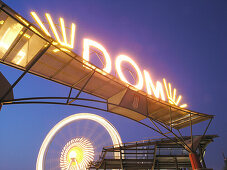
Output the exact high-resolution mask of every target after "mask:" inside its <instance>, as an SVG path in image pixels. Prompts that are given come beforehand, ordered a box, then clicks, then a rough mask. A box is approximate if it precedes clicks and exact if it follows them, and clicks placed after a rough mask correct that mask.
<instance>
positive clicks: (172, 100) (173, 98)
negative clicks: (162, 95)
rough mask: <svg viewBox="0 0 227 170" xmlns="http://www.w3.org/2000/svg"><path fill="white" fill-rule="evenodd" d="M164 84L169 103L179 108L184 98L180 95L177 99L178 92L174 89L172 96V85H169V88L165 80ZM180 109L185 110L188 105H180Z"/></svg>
mask: <svg viewBox="0 0 227 170" xmlns="http://www.w3.org/2000/svg"><path fill="white" fill-rule="evenodd" d="M163 83H164V86H165V90H166V94H167V98H168V100H169V103H171V104H174V105H176V106H178V105H179V103H180V101H181V99H182V96H181V95H179V96H178V98H177V99H176V93H177V90H176V89H175V88H174V89H173V94H172V87H171V84H170V83H168V87H167V83H166V80H165V79H163ZM180 107H181V108H185V107H187V104H182V105H180Z"/></svg>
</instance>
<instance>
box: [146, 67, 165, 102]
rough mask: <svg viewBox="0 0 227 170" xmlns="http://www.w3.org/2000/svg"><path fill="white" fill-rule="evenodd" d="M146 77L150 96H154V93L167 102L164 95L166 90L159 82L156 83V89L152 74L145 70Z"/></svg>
mask: <svg viewBox="0 0 227 170" xmlns="http://www.w3.org/2000/svg"><path fill="white" fill-rule="evenodd" d="M144 77H145V82H146V87H147V93H148V94H149V95H152V92H153V94H154V96H155V97H157V98H160V96H161V99H162V100H164V101H165V95H164V90H163V87H162V84H161V83H160V82H159V81H157V82H156V87H155V85H154V83H153V81H152V79H151V77H150V74H149V73H148V72H147V71H146V70H144Z"/></svg>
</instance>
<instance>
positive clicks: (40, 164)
mask: <svg viewBox="0 0 227 170" xmlns="http://www.w3.org/2000/svg"><path fill="white" fill-rule="evenodd" d="M81 119H82V120H83V119H87V120H92V121H95V122H97V123H99V124H100V125H102V126H103V127H104V128H105V129H106V130H107V132H108V133H109V135H110V137H111V139H112V142H113V145H114V146H115V147H119V146H120V145H121V144H122V141H121V137H120V135H119V133H118V132H117V130H116V128H115V127H114V126H113V125H112V124H111V123H110V122H108V121H107V120H106V119H104V118H102V117H101V116H98V115H95V114H91V113H79V114H74V115H71V116H69V117H66V118H65V119H63V120H61V121H60V122H59V123H57V124H56V125H55V126H54V127H53V128H52V129H51V130H50V132H49V133H48V134H47V136H46V137H45V139H44V141H43V143H42V145H41V147H40V150H39V154H38V157H37V162H36V170H43V169H44V160H45V154H46V151H47V148H48V147H49V145H50V143H51V141H52V140H53V138H54V137H55V135H56V134H57V133H58V132H59V131H60V130H61V129H62V128H63V127H64V126H66V125H68V124H70V123H72V122H74V121H76V120H81ZM114 156H115V158H119V157H120V154H119V153H117V152H116V153H114Z"/></svg>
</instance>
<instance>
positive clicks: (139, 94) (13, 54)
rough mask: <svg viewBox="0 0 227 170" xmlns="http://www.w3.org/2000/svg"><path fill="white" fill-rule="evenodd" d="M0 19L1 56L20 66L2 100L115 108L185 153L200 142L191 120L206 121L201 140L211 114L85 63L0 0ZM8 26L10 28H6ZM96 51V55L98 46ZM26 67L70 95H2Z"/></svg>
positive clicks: (8, 91) (113, 111) (114, 111)
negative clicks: (187, 130)
mask: <svg viewBox="0 0 227 170" xmlns="http://www.w3.org/2000/svg"><path fill="white" fill-rule="evenodd" d="M0 23H2V24H0V62H1V63H2V64H5V65H8V66H11V67H14V68H16V69H19V70H22V71H23V73H22V74H21V75H20V76H19V77H18V79H17V80H16V81H15V82H14V83H13V84H12V86H11V87H10V88H9V89H8V90H7V91H5V93H4V95H2V96H1V99H0V102H1V105H12V104H58V105H69V106H80V107H87V108H92V109H97V110H101V111H106V112H110V113H114V114H118V115H121V116H123V117H126V118H129V119H131V120H134V121H136V122H138V123H140V124H142V125H144V126H146V127H148V128H150V129H152V130H153V131H155V132H157V133H159V134H161V135H163V136H164V137H166V138H167V139H168V140H170V141H172V142H173V143H175V144H176V145H178V146H179V147H184V148H185V149H186V150H187V151H188V152H189V153H195V152H196V150H197V148H198V147H197V146H198V145H197V144H195V139H194V137H193V129H192V126H193V125H194V124H197V123H199V122H202V121H208V124H207V126H206V127H205V128H204V132H203V134H202V135H201V138H200V141H203V140H204V137H205V134H206V132H207V129H208V127H209V125H210V123H211V121H212V119H213V117H214V116H213V115H208V114H204V113H198V112H195V111H191V110H187V109H183V108H180V107H178V106H175V105H173V104H170V103H167V102H165V101H162V100H160V99H157V98H155V97H153V96H150V95H148V94H147V93H145V92H143V91H141V90H137V89H135V88H134V87H132V86H130V85H128V84H126V83H124V82H122V81H120V80H119V79H117V78H116V77H114V76H112V75H109V74H107V73H105V72H103V71H102V70H101V69H100V68H98V67H95V66H92V64H89V65H86V63H84V62H83V59H82V58H81V57H80V56H79V55H77V54H75V53H74V52H72V51H69V50H68V51H67V50H63V49H62V47H61V46H60V45H59V44H56V41H55V40H54V39H52V38H51V37H48V36H46V35H45V34H44V33H43V32H42V31H41V30H40V29H38V28H37V27H36V26H35V25H33V24H32V23H30V22H29V21H27V20H26V19H24V18H23V17H22V16H20V15H19V14H18V13H16V12H15V11H13V10H12V9H11V8H10V7H8V6H7V5H6V4H4V3H3V2H1V1H0ZM12 30H13V31H12ZM18 30H19V31H18ZM10 31H11V34H8V33H9V32H10ZM6 40H7V41H6ZM28 46H29V48H28ZM56 50H57V52H56ZM22 52H23V53H22ZM24 53H26V55H25V54H24ZM96 54H97V55H100V54H99V53H98V52H97V53H96ZM27 73H31V74H33V75H36V76H39V77H42V78H45V79H47V80H51V81H54V82H56V83H60V84H62V85H65V86H67V87H69V94H68V96H59V97H49V96H47V97H30V98H17V99H11V100H9V99H6V96H7V95H8V94H9V93H10V92H11V91H13V89H14V88H15V86H16V85H17V84H18V83H19V82H20V81H21V79H22V78H23V77H24V76H25V75H26V74H27ZM73 90H77V94H76V96H72V91H73ZM81 93H86V94H90V95H91V96H95V99H94V97H86V98H82V97H80V96H81ZM96 98H98V99H96ZM78 101H85V102H87V103H86V104H80V103H77V102H78ZM144 120H149V121H144ZM185 127H190V132H191V135H190V142H188V141H187V140H185V138H184V137H183V136H182V134H181V132H180V130H181V129H183V128H185ZM173 137H174V138H173ZM187 139H188V138H187Z"/></svg>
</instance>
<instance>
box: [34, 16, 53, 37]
mask: <svg viewBox="0 0 227 170" xmlns="http://www.w3.org/2000/svg"><path fill="white" fill-rule="evenodd" d="M30 14H31V16H32V17H33V18H34V20H35V21H36V22H37V24H38V25H39V26H40V28H41V29H42V30H43V31H44V32H45V34H46V35H48V36H50V37H51V35H50V33H49V32H48V30H47V29H46V27H45V25H44V24H43V22H42V21H41V20H40V19H39V17H38V15H37V14H36V13H35V12H31V13H30Z"/></svg>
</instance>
